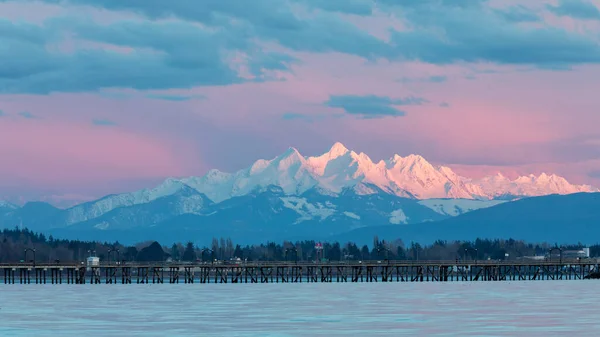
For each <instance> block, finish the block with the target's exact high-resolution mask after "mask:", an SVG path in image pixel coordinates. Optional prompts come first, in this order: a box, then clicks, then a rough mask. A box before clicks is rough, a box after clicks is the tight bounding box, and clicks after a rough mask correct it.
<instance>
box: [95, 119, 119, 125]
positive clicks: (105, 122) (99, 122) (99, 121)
mask: <svg viewBox="0 0 600 337" xmlns="http://www.w3.org/2000/svg"><path fill="white" fill-rule="evenodd" d="M92 124H94V125H98V126H113V125H117V123H115V122H113V121H110V120H108V119H94V120H92Z"/></svg>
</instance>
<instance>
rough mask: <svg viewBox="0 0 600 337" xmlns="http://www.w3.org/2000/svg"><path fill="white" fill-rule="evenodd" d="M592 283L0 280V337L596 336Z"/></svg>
mask: <svg viewBox="0 0 600 337" xmlns="http://www.w3.org/2000/svg"><path fill="white" fill-rule="evenodd" d="M599 286H600V282H597V281H587V280H586V281H538V282H536V281H524V282H471V283H377V284H373V283H371V284H367V283H333V284H306V283H303V284H281V283H280V284H191V285H190V284H176V285H171V284H161V285H152V284H149V285H138V284H131V285H122V284H113V285H110V284H109V285H105V284H102V285H91V284H87V285H66V284H63V285H48V284H47V285H34V284H31V285H3V284H0V336H84V335H89V336H353V335H359V334H363V335H364V336H404V335H406V336H598V335H600V333H599V332H598V331H599V328H600V320H599V319H598V318H599V312H600V310H599V309H600V293H599V292H598V291H597V289H598V287H599Z"/></svg>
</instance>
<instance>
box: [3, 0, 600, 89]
mask: <svg viewBox="0 0 600 337" xmlns="http://www.w3.org/2000/svg"><path fill="white" fill-rule="evenodd" d="M0 1H5V0H0ZM42 1H45V2H47V3H54V4H63V5H65V6H68V5H88V6H93V7H97V8H103V9H106V10H112V11H123V12H131V13H136V14H138V15H142V16H145V17H147V18H149V19H151V20H147V21H142V20H137V19H135V20H130V21H117V22H113V23H110V24H102V25H99V24H96V23H94V22H93V20H85V19H83V18H76V17H74V16H69V17H60V18H55V19H52V20H48V21H46V22H45V23H44V24H42V25H34V24H27V23H14V22H10V21H7V20H0V45H2V46H6V47H5V48H2V49H0V58H1V59H2V60H4V61H3V62H2V63H1V64H0V93H38V94H47V93H50V92H55V91H56V92H79V91H97V90H100V89H103V88H134V89H137V90H156V89H167V88H190V87H195V86H203V85H207V86H215V85H229V84H235V83H242V82H246V81H249V80H250V81H266V80H274V79H277V78H276V77H274V76H272V72H273V71H284V72H290V68H291V66H292V65H294V64H298V63H299V62H300V61H299V60H297V59H296V58H295V57H294V56H292V55H288V54H286V53H282V52H271V51H265V49H264V48H263V45H264V42H268V43H273V42H274V43H276V44H278V45H279V46H282V47H285V48H287V49H289V50H292V51H302V52H314V53H328V52H338V53H344V54H350V55H355V56H359V57H362V58H365V59H369V60H375V59H387V60H390V61H405V60H418V61H422V62H427V63H433V64H449V63H456V62H468V63H470V62H491V63H498V64H515V65H534V66H536V67H539V68H545V69H568V66H570V65H574V64H586V63H599V62H600V46H599V45H598V43H597V41H596V40H594V39H593V38H591V37H589V36H585V35H581V34H578V33H576V32H568V31H566V30H564V29H560V28H557V27H551V26H543V27H535V28H531V27H525V26H520V25H514V22H522V21H533V20H534V19H535V15H537V14H536V13H532V12H530V11H529V10H527V9H525V8H524V7H520V6H515V7H511V8H509V9H507V10H505V11H502V10H496V9H492V8H491V7H489V6H488V5H487V1H484V0H343V1H342V0H330V1H320V0H289V1H285V2H284V1H280V0H254V1H253V2H252V6H242V5H240V2H238V1H222V0H203V1H200V2H199V1H197V0H178V1H147V0H129V1H121V0H42ZM573 3H576V4H577V5H573V4H571V3H569V4H567V3H566V2H564V3H561V4H560V5H559V6H557V7H553V10H554V11H555V12H559V13H565V14H564V15H567V13H570V15H573V16H577V17H582V15H583V14H582V13H584V11H581V9H582V8H588V7H582V5H581V4H585V3H583V2H581V1H579V2H573ZM588 5H589V4H588ZM567 6H571V7H567ZM577 6H579V7H577ZM298 8H300V9H301V10H298ZM565 8H566V9H565ZM577 8H579V10H580V11H579V12H578V11H577V10H575V9H577ZM590 8H591V7H590ZM590 8H588V9H590ZM302 9H304V11H303V10H302ZM375 9H377V10H379V11H386V12H388V11H389V12H392V13H396V14H397V17H399V18H401V19H402V20H404V21H405V22H404V24H405V25H406V26H407V27H409V29H407V30H403V31H395V30H392V32H391V38H390V40H389V41H384V40H381V39H379V38H377V37H375V36H373V35H371V34H369V33H368V32H366V31H364V30H361V29H360V28H359V27H358V26H356V25H355V24H353V23H351V22H349V21H347V20H345V17H344V16H341V15H339V14H340V13H343V14H353V15H360V16H369V15H371V14H372V13H373V11H374V10H375ZM596 10H597V9H596ZM307 13H308V14H307ZM593 15H595V14H593ZM588 16H589V15H588ZM174 18H178V19H180V20H179V21H177V20H174ZM156 19H169V20H166V21H165V20H156ZM198 23H199V24H198ZM65 37H69V38H70V39H76V40H77V41H83V42H84V43H85V42H88V43H92V44H94V43H95V44H98V43H100V44H101V45H108V46H112V47H114V48H112V47H108V48H103V49H100V48H91V47H87V48H85V49H84V48H83V47H79V48H75V50H73V51H70V52H68V53H66V52H61V51H60V49H59V48H57V47H56V46H58V45H60V44H61V43H62V42H64V41H65ZM123 49H125V50H129V52H122V51H120V50H123ZM240 54H241V55H243V57H242V59H243V60H244V61H242V62H243V63H245V68H246V69H248V70H249V72H250V74H251V75H252V76H253V78H251V79H249V78H245V77H244V78H242V77H241V75H240V74H239V72H238V71H239V70H236V69H237V68H236V67H238V66H239V64H238V63H239V57H238V56H239V55H240ZM242 68H243V67H242ZM439 80H442V78H441V77H440V78H439ZM432 81H433V82H435V80H434V79H433V78H432Z"/></svg>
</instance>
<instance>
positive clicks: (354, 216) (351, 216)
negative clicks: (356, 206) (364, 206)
mask: <svg viewBox="0 0 600 337" xmlns="http://www.w3.org/2000/svg"><path fill="white" fill-rule="evenodd" d="M344 215H345V216H347V217H349V218H352V219H356V220H360V216H359V215H358V214H356V213H352V212H344Z"/></svg>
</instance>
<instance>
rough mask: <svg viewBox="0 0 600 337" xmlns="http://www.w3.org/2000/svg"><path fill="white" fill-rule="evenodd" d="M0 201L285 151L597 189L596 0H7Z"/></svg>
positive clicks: (69, 197)
mask: <svg viewBox="0 0 600 337" xmlns="http://www.w3.org/2000/svg"><path fill="white" fill-rule="evenodd" d="M0 60H2V62H0V158H1V159H0V199H2V198H4V199H8V200H13V201H14V200H17V199H19V200H34V199H40V200H50V199H51V200H52V201H53V202H55V203H61V202H66V203H69V202H73V201H79V200H87V199H91V198H96V197H100V196H102V195H105V194H108V193H117V192H125V191H132V190H136V189H139V188H143V187H152V186H154V185H155V184H158V183H159V182H160V181H161V180H163V179H164V178H166V177H182V176H201V175H203V174H204V173H206V172H207V171H208V170H209V169H212V168H217V169H220V170H222V171H226V172H231V171H235V170H239V169H242V168H245V167H248V166H250V164H251V163H252V162H254V161H255V160H257V159H259V158H267V159H268V158H273V157H275V156H277V155H278V154H280V153H282V152H284V151H285V150H286V149H287V148H288V147H290V146H292V147H295V148H297V149H298V150H299V151H300V152H301V153H302V154H304V155H317V154H321V153H323V152H325V151H327V150H328V148H329V147H331V145H332V144H333V143H334V142H337V141H339V142H342V143H343V144H345V145H346V146H347V147H348V148H350V149H353V150H355V151H357V152H365V153H367V154H368V155H369V156H370V157H371V158H372V159H373V160H375V161H378V160H380V159H387V158H390V157H392V156H393V155H394V154H399V155H402V156H404V155H408V154H412V153H415V154H420V155H422V156H423V157H425V158H426V159H427V160H428V161H430V162H432V163H434V164H444V165H448V166H450V167H452V168H453V169H455V171H456V172H458V173H459V174H463V175H468V176H472V177H480V176H484V175H487V174H494V173H497V172H502V173H503V174H505V175H508V176H512V177H514V176H516V175H519V174H529V173H534V174H539V173H541V172H551V173H557V174H559V175H562V176H564V177H566V178H567V179H568V180H569V181H571V182H573V183H579V184H584V183H585V184H592V185H595V186H600V128H599V125H600V111H599V107H600V95H599V94H598V88H600V0H594V1H589V0H588V1H585V0H570V1H567V0H558V1H550V0H548V1H545V0H526V1H513V0H252V1H242V0H202V1H198V0H172V1H162V0H128V1H121V0H40V1H28V0H19V1H13V0H0Z"/></svg>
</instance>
